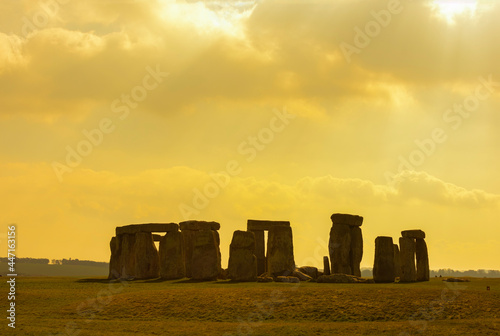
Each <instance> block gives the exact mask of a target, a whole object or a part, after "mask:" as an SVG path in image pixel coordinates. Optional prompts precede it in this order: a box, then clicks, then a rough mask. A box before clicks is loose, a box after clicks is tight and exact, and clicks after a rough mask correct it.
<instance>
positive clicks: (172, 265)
mask: <svg viewBox="0 0 500 336" xmlns="http://www.w3.org/2000/svg"><path fill="white" fill-rule="evenodd" d="M185 276H186V267H185V265H184V239H183V237H182V233H180V232H179V231H172V232H169V233H167V234H166V235H165V236H163V237H162V239H161V240H160V277H161V278H162V279H166V280H171V279H182V278H184V277H185Z"/></svg>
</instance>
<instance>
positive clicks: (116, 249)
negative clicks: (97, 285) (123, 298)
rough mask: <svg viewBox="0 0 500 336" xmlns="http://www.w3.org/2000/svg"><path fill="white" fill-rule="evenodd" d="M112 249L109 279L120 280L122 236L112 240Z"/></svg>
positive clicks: (110, 243) (110, 244)
mask: <svg viewBox="0 0 500 336" xmlns="http://www.w3.org/2000/svg"><path fill="white" fill-rule="evenodd" d="M109 247H110V249H111V257H110V258H109V275H108V279H119V278H120V273H121V266H120V261H121V257H120V252H121V239H120V236H118V237H113V238H111V241H110V242H109Z"/></svg>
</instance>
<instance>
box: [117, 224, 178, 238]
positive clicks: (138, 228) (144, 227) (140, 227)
mask: <svg viewBox="0 0 500 336" xmlns="http://www.w3.org/2000/svg"><path fill="white" fill-rule="evenodd" d="M178 230H179V225H178V224H177V223H147V224H131V225H125V226H117V227H116V235H121V234H125V233H128V234H136V233H137V232H170V231H178Z"/></svg>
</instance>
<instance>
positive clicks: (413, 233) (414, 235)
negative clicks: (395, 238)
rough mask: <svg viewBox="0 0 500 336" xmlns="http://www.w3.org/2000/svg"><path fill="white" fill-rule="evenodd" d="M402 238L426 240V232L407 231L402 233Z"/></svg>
mask: <svg viewBox="0 0 500 336" xmlns="http://www.w3.org/2000/svg"><path fill="white" fill-rule="evenodd" d="M401 236H402V237H404V238H420V239H424V238H425V232H424V231H422V230H405V231H401Z"/></svg>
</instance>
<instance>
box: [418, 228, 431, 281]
mask: <svg viewBox="0 0 500 336" xmlns="http://www.w3.org/2000/svg"><path fill="white" fill-rule="evenodd" d="M415 249H416V253H415V255H416V258H417V281H429V273H430V271H429V254H428V252H427V244H426V243H425V240H424V239H420V238H417V239H416V242H415Z"/></svg>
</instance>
